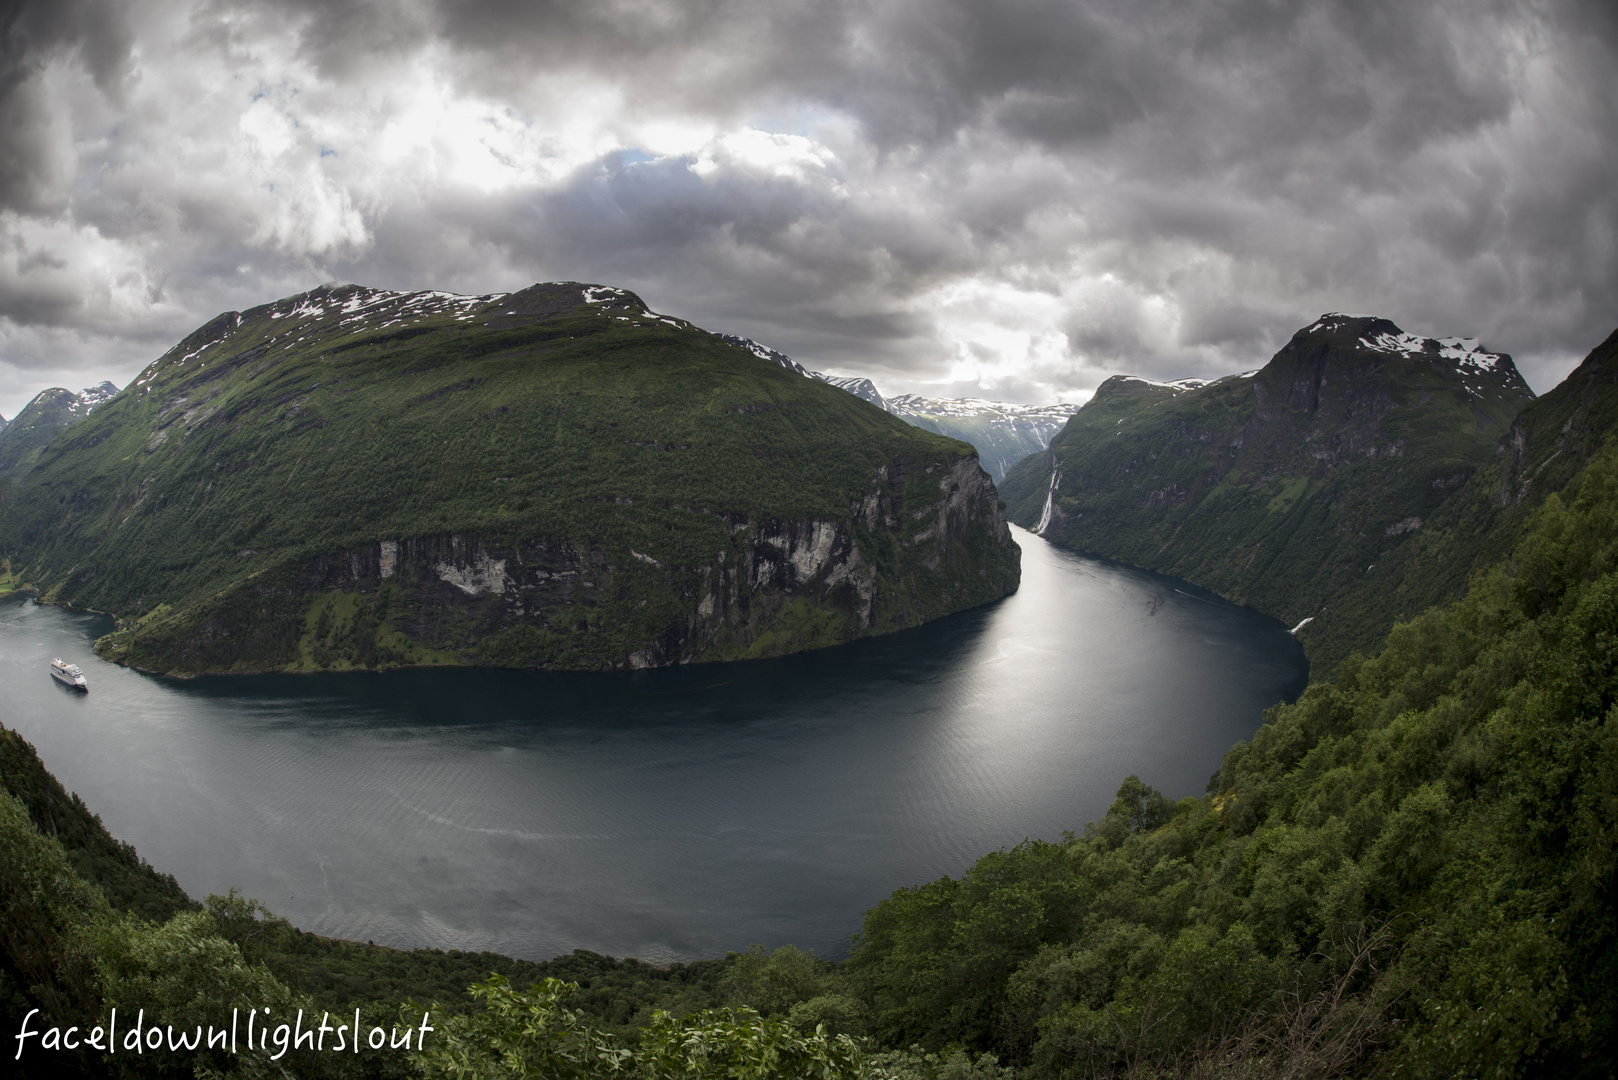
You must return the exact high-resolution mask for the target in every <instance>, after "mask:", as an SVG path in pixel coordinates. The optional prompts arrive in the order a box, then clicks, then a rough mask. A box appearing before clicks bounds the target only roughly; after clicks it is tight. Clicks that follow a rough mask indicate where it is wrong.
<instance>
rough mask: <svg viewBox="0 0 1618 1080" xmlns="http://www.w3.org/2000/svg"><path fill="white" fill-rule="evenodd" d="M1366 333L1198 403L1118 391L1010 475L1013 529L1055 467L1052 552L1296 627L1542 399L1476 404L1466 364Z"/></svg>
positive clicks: (1499, 378)
mask: <svg viewBox="0 0 1618 1080" xmlns="http://www.w3.org/2000/svg"><path fill="white" fill-rule="evenodd" d="M1387 325H1389V326H1391V324H1387ZM1359 333H1360V331H1359V330H1356V329H1347V330H1345V331H1339V332H1330V331H1321V330H1314V332H1312V333H1311V332H1310V331H1309V330H1305V331H1300V332H1299V334H1298V335H1297V336H1296V337H1295V338H1294V339H1293V342H1292V343H1291V344H1289V345H1288V346H1287V347H1286V348H1285V349H1283V350H1282V351H1281V352H1280V353H1278V354H1277V355H1276V358H1275V359H1274V360H1272V361H1271V363H1270V364H1269V365H1268V366H1266V367H1265V368H1264V369H1262V370H1261V371H1260V372H1259V373H1258V374H1257V375H1255V376H1253V377H1251V378H1244V377H1236V376H1232V377H1229V378H1225V379H1221V380H1219V381H1217V382H1215V383H1212V384H1209V385H1207V386H1204V387H1201V388H1199V389H1195V390H1177V389H1175V388H1172V387H1163V386H1157V385H1154V384H1148V383H1143V382H1141V381H1139V380H1124V379H1113V380H1109V381H1108V383H1106V384H1104V385H1103V386H1102V388H1100V389H1099V390H1098V391H1097V393H1096V396H1095V399H1094V400H1092V401H1091V402H1090V403H1089V404H1087V405H1085V407H1084V408H1082V409H1080V410H1079V412H1078V413H1077V414H1075V416H1074V417H1073V419H1072V420H1071V421H1069V423H1068V425H1067V427H1066V428H1065V429H1064V430H1063V431H1062V433H1061V434H1060V435H1058V436H1057V438H1056V439H1055V440H1054V441H1053V442H1052V445H1051V448H1050V451H1048V452H1047V453H1046V454H1043V455H1035V456H1034V457H1031V458H1028V459H1026V460H1024V461H1023V462H1021V463H1019V464H1018V465H1017V466H1016V467H1015V468H1013V470H1012V471H1011V473H1010V474H1009V475H1008V476H1007V478H1006V480H1005V482H1004V483H1003V484H1002V485H1001V489H1002V491H1003V493H1004V496H1005V498H1006V501H1007V504H1008V507H1009V511H1008V516H1009V517H1010V518H1011V519H1012V520H1014V521H1016V522H1017V523H1019V524H1023V525H1025V526H1032V525H1033V524H1035V523H1037V522H1038V520H1039V517H1040V512H1041V509H1042V507H1043V505H1044V502H1045V495H1046V492H1047V490H1048V488H1049V483H1050V477H1051V470H1052V468H1053V467H1055V468H1057V469H1059V470H1060V472H1061V477H1062V478H1061V481H1060V483H1059V486H1058V490H1057V498H1056V501H1055V510H1056V512H1057V513H1056V517H1055V520H1054V521H1053V524H1052V526H1051V527H1050V528H1049V529H1048V530H1047V532H1046V534H1045V535H1046V536H1047V537H1048V538H1049V539H1051V540H1054V541H1055V542H1057V543H1060V544H1065V545H1068V546H1072V547H1077V548H1080V549H1082V550H1090V551H1095V552H1097V553H1099V554H1102V555H1106V556H1108V557H1110V558H1116V559H1120V560H1122V561H1125V562H1130V563H1134V564H1136V565H1140V566H1146V567H1150V568H1151V569H1154V570H1159V571H1161V572H1164V573H1169V574H1174V575H1176V576H1178V577H1183V578H1186V579H1187V580H1190V581H1194V582H1196V583H1197V584H1199V585H1203V586H1205V587H1207V588H1210V589H1213V590H1215V591H1217V592H1219V593H1221V594H1223V595H1225V596H1227V597H1230V598H1231V599H1233V600H1236V601H1238V602H1240V603H1244V604H1250V605H1252V606H1254V607H1257V608H1259V609H1260V610H1262V611H1266V612H1269V613H1271V614H1274V615H1276V616H1277V617H1279V618H1281V619H1282V620H1283V621H1285V622H1287V623H1289V624H1293V623H1297V622H1299V621H1301V620H1302V619H1304V618H1306V617H1311V616H1320V614H1321V611H1322V608H1323V607H1325V606H1327V605H1330V604H1332V603H1333V602H1334V601H1335V598H1337V597H1340V596H1341V595H1343V594H1344V592H1345V591H1347V590H1350V589H1352V588H1353V587H1354V586H1355V585H1357V584H1358V583H1359V582H1360V581H1361V579H1362V578H1363V576H1364V575H1365V573H1366V570H1367V567H1371V566H1374V565H1375V564H1376V563H1377V562H1379V561H1380V560H1381V559H1382V558H1383V557H1384V555H1385V553H1386V552H1388V551H1390V550H1391V549H1394V548H1396V547H1397V546H1399V544H1400V543H1401V542H1402V541H1403V540H1404V537H1405V535H1407V533H1408V531H1409V527H1410V526H1411V525H1412V524H1414V523H1415V522H1416V521H1417V520H1418V519H1419V520H1421V521H1426V520H1427V519H1429V518H1431V516H1432V515H1433V513H1434V512H1435V511H1436V510H1437V509H1438V507H1439V506H1440V505H1442V504H1443V503H1444V501H1445V500H1446V498H1447V497H1448V496H1449V495H1450V494H1451V493H1452V492H1453V491H1454V490H1455V489H1456V488H1457V487H1459V486H1460V485H1461V484H1462V483H1464V482H1465V481H1466V480H1467V479H1468V478H1469V477H1470V476H1471V474H1472V473H1473V472H1474V471H1475V470H1476V469H1477V468H1479V467H1480V466H1482V465H1484V464H1485V463H1487V462H1489V461H1491V460H1492V455H1493V452H1494V450H1495V447H1496V445H1497V440H1498V439H1499V437H1500V436H1501V434H1502V433H1503V432H1504V431H1505V430H1506V428H1507V426H1508V425H1509V423H1510V422H1511V420H1512V419H1513V417H1514V416H1515V415H1516V414H1517V412H1518V411H1519V410H1520V409H1521V407H1522V406H1523V404H1525V403H1526V402H1527V401H1529V400H1530V399H1531V395H1530V394H1529V392H1528V390H1527V388H1526V386H1524V385H1519V384H1520V383H1521V380H1520V378H1519V377H1517V376H1516V373H1515V369H1510V370H1509V371H1504V370H1503V372H1502V373H1501V374H1498V375H1493V376H1490V377H1489V380H1484V379H1482V378H1480V377H1473V379H1472V382H1473V383H1474V386H1476V385H1477V384H1478V383H1479V382H1483V383H1484V385H1483V386H1482V387H1481V390H1480V392H1479V393H1476V394H1469V393H1468V392H1467V391H1466V389H1465V388H1464V386H1463V382H1464V381H1465V380H1463V378H1462V377H1461V376H1460V375H1458V374H1457V373H1456V371H1455V369H1454V366H1453V365H1451V364H1448V363H1434V362H1430V361H1428V360H1426V359H1422V358H1415V359H1405V358H1400V357H1397V356H1389V355H1387V354H1385V353H1373V352H1370V351H1368V350H1364V349H1361V348H1359V347H1358V346H1357V337H1358V335H1359ZM1507 364H1508V365H1509V361H1507ZM1317 378H1318V382H1317ZM1490 380H1492V381H1490ZM1401 530H1404V531H1401ZM1462 575H1463V576H1464V570H1463V571H1462ZM1387 625H1388V624H1387V623H1384V624H1383V625H1382V627H1381V630H1380V632H1379V633H1376V634H1373V635H1370V636H1364V635H1362V636H1361V637H1360V638H1357V639H1356V640H1355V642H1354V644H1355V645H1356V646H1357V647H1359V648H1362V649H1365V648H1373V647H1375V646H1376V644H1377V643H1378V642H1379V641H1380V639H1381V634H1382V633H1385V632H1386V628H1387ZM1304 640H1305V645H1306V647H1307V646H1310V645H1311V639H1310V638H1308V637H1305V639H1304ZM1317 640H1318V639H1317ZM1310 657H1311V663H1312V664H1314V663H1315V661H1316V659H1317V657H1316V654H1315V652H1314V651H1313V650H1311V653H1310ZM1338 658H1340V657H1338ZM1318 673H1321V674H1323V673H1325V669H1324V668H1321V669H1320V670H1319V672H1318Z"/></svg>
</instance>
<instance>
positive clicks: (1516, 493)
mask: <svg viewBox="0 0 1618 1080" xmlns="http://www.w3.org/2000/svg"><path fill="white" fill-rule="evenodd" d="M1615 423H1618V331H1614V332H1613V334H1612V335H1611V336H1609V337H1608V338H1607V340H1606V341H1604V342H1602V343H1601V344H1600V345H1598V346H1596V348H1595V349H1594V350H1592V351H1591V353H1590V355H1589V356H1587V357H1585V359H1584V362H1583V363H1582V364H1580V365H1579V367H1578V368H1577V369H1576V370H1574V371H1573V373H1572V374H1570V375H1569V376H1568V377H1567V378H1566V379H1564V380H1563V381H1562V383H1561V384H1560V385H1558V386H1557V387H1556V388H1555V389H1554V390H1551V391H1550V392H1548V393H1547V394H1546V395H1545V396H1544V397H1542V398H1539V399H1538V400H1536V401H1534V402H1533V403H1531V404H1530V405H1529V406H1528V407H1527V408H1525V409H1524V410H1523V411H1522V412H1521V413H1519V414H1518V416H1517V418H1516V419H1515V420H1514V421H1512V424H1511V428H1510V429H1509V430H1508V431H1507V432H1506V434H1505V435H1504V436H1503V437H1502V438H1501V440H1500V442H1499V444H1498V445H1497V446H1496V448H1495V453H1494V456H1493V457H1492V458H1490V460H1489V461H1487V462H1486V463H1484V464H1483V465H1482V466H1481V467H1480V468H1479V469H1478V470H1477V472H1475V473H1474V474H1473V475H1472V478H1471V479H1470V480H1468V481H1467V482H1466V484H1464V485H1463V486H1462V487H1460V488H1459V489H1458V490H1457V491H1456V492H1455V493H1454V494H1453V495H1451V496H1450V497H1449V498H1448V499H1445V500H1444V502H1443V503H1442V504H1440V506H1439V507H1438V509H1437V510H1435V511H1434V512H1433V514H1432V516H1431V517H1430V518H1429V519H1428V520H1427V522H1426V524H1425V525H1424V526H1423V527H1422V528H1421V529H1419V530H1417V531H1415V532H1413V533H1411V534H1410V535H1409V536H1408V537H1406V538H1405V540H1404V542H1403V543H1401V544H1399V545H1398V546H1396V547H1394V548H1393V549H1392V550H1391V551H1389V552H1388V553H1387V554H1386V555H1385V556H1383V557H1382V558H1381V559H1379V560H1378V561H1377V563H1376V564H1375V565H1374V566H1373V567H1372V568H1371V569H1370V570H1369V571H1368V572H1367V573H1366V574H1365V575H1364V576H1363V577H1362V578H1361V579H1360V580H1359V581H1358V582H1356V583H1354V584H1353V585H1352V586H1351V587H1349V588H1348V589H1346V590H1345V591H1344V592H1343V593H1342V594H1341V595H1340V596H1339V597H1337V598H1336V599H1335V600H1333V601H1332V602H1331V603H1330V604H1329V605H1327V607H1326V608H1325V609H1324V610H1323V611H1321V613H1320V615H1319V616H1317V617H1316V618H1315V619H1314V620H1313V621H1311V622H1310V623H1309V625H1308V626H1306V627H1304V629H1303V630H1302V631H1301V632H1300V633H1299V637H1300V638H1301V639H1302V640H1303V642H1304V645H1305V647H1306V648H1307V649H1308V650H1309V653H1310V656H1311V658H1313V659H1316V660H1318V661H1320V662H1321V663H1322V664H1324V665H1326V666H1327V667H1328V668H1330V667H1335V665H1337V664H1338V663H1340V662H1341V661H1342V660H1343V658H1345V657H1346V656H1347V655H1348V654H1349V653H1350V652H1351V651H1352V650H1354V649H1361V650H1364V649H1365V648H1366V643H1367V642H1377V641H1380V640H1381V639H1382V638H1383V637H1385V636H1386V635H1387V632H1388V631H1389V630H1390V629H1392V627H1393V624H1394V622H1395V621H1396V620H1401V619H1410V618H1414V617H1415V616H1416V615H1418V614H1420V613H1421V612H1422V611H1424V610H1426V609H1427V608H1429V607H1431V606H1432V605H1434V604H1441V603H1444V602H1447V601H1448V600H1450V599H1452V598H1453V597H1456V596H1459V595H1460V593H1461V590H1462V588H1463V587H1464V586H1465V584H1466V580H1467V578H1468V576H1470V575H1471V574H1472V573H1474V572H1475V571H1476V570H1477V569H1479V568H1481V567H1484V566H1489V565H1492V564H1493V563H1496V562H1498V561H1500V560H1501V559H1502V558H1504V557H1505V555H1506V553H1507V552H1508V551H1509V550H1510V548H1511V546H1512V544H1514V543H1516V541H1517V539H1518V537H1519V535H1520V533H1521V531H1522V528H1523V524H1524V522H1525V521H1527V520H1528V519H1529V517H1530V515H1531V514H1532V513H1533V511H1535V510H1536V509H1538V508H1539V506H1540V505H1541V504H1542V503H1543V502H1544V501H1545V498H1546V496H1548V495H1550V494H1551V493H1553V492H1557V491H1561V490H1562V489H1563V488H1564V487H1566V486H1567V484H1568V482H1569V481H1570V480H1571V478H1572V477H1573V476H1574V475H1575V474H1577V473H1578V471H1579V470H1580V469H1582V468H1583V467H1584V465H1585V464H1586V463H1587V462H1588V461H1589V460H1590V459H1591V457H1593V456H1594V455H1595V453H1596V452H1597V451H1598V450H1599V449H1600V448H1601V447H1602V446H1603V445H1604V444H1605V440H1606V438H1607V435H1608V434H1609V433H1610V432H1611V431H1612V430H1613V427H1614V424H1615Z"/></svg>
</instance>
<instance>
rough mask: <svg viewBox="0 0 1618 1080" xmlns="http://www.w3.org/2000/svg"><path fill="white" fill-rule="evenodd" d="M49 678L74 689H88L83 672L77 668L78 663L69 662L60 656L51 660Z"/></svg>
mask: <svg viewBox="0 0 1618 1080" xmlns="http://www.w3.org/2000/svg"><path fill="white" fill-rule="evenodd" d="M51 678H53V679H55V680H56V681H57V682H59V683H61V684H62V685H64V686H71V687H72V688H73V689H75V690H88V689H90V686H89V684H88V683H86V682H85V681H84V672H82V671H80V670H79V665H77V664H69V663H67V662H65V661H64V660H62V658H61V657H57V658H56V659H55V660H52V661H51Z"/></svg>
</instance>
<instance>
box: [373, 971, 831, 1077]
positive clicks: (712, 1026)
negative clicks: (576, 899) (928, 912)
mask: <svg viewBox="0 0 1618 1080" xmlns="http://www.w3.org/2000/svg"><path fill="white" fill-rule="evenodd" d="M577 990H578V988H577V987H576V986H573V985H572V984H569V983H564V982H562V981H561V980H559V979H547V980H545V982H543V983H540V984H536V985H534V986H533V987H531V988H530V989H529V990H528V991H527V992H522V991H518V990H514V989H512V988H511V986H510V984H509V983H507V981H506V980H505V979H504V978H502V977H500V976H495V977H493V978H490V979H488V980H487V981H485V982H482V983H479V984H477V985H475V986H473V987H472V988H471V993H472V996H473V997H474V998H476V999H477V1000H478V1001H479V1002H481V1003H482V1005H483V1008H482V1009H481V1010H479V1011H477V1012H475V1013H471V1014H463V1015H457V1016H453V1017H450V1018H449V1019H447V1020H445V1021H444V1022H443V1025H442V1026H443V1030H442V1031H441V1032H440V1033H439V1034H438V1036H437V1037H436V1038H435V1039H433V1040H432V1041H431V1042H430V1043H429V1044H428V1046H427V1051H426V1052H425V1053H424V1054H421V1055H419V1057H418V1063H419V1065H420V1067H421V1068H422V1069H423V1071H424V1072H425V1073H426V1075H427V1076H429V1077H454V1078H456V1080H462V1078H470V1077H477V1078H479V1080H483V1078H493V1080H500V1078H512V1080H516V1078H519V1077H531V1078H534V1080H595V1078H597V1077H601V1078H605V1077H614V1076H621V1077H636V1078H642V1080H676V1078H679V1080H710V1078H711V1080H721V1078H723V1080H774V1078H781V1080H787V1078H791V1080H798V1078H802V1080H839V1078H848V1080H854V1078H856V1077H859V1076H861V1075H863V1067H862V1061H863V1054H862V1053H861V1052H860V1050H859V1048H858V1047H857V1046H856V1045H855V1044H854V1042H853V1041H852V1040H851V1039H850V1038H849V1037H848V1036H846V1035H837V1036H830V1035H827V1034H826V1033H825V1032H824V1031H820V1030H817V1031H815V1032H813V1033H804V1032H802V1031H800V1030H798V1029H797V1028H794V1027H793V1026H792V1025H790V1024H787V1023H783V1022H781V1021H778V1020H770V1019H766V1018H765V1017H762V1016H760V1015H759V1014H758V1013H757V1012H755V1011H754V1010H752V1009H748V1008H745V1007H742V1008H734V1009H711V1010H705V1011H703V1012H700V1013H695V1014H692V1015H688V1016H684V1017H675V1016H674V1015H673V1014H672V1013H668V1012H664V1011H658V1012H657V1013H655V1014H653V1016H652V1018H651V1021H650V1023H648V1024H647V1025H646V1027H645V1028H644V1029H642V1030H641V1032H640V1038H639V1041H638V1043H637V1044H636V1045H634V1046H630V1045H629V1044H627V1043H626V1042H624V1041H623V1040H621V1039H619V1038H617V1037H615V1036H613V1035H610V1034H608V1033H605V1032H602V1031H599V1030H597V1029H595V1028H592V1027H590V1026H589V1025H588V1024H587V1023H586V1022H585V1017H584V1014H583V1013H582V1012H580V1011H579V1010H577V1009H574V1008H570V1004H571V1002H572V999H573V998H574V996H575V995H576V993H577ZM422 1011H423V1009H422V1007H421V1006H417V1005H414V1004H412V1005H408V1006H406V1007H405V1009H404V1010H403V1011H402V1016H403V1017H405V1018H409V1017H411V1016H413V1015H420V1013H421V1012H422Z"/></svg>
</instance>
